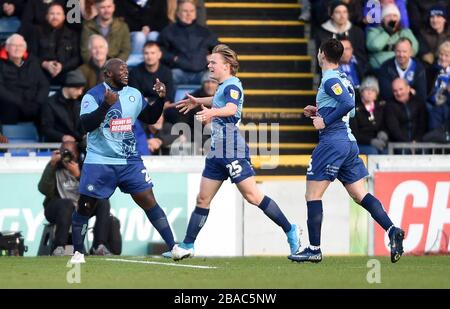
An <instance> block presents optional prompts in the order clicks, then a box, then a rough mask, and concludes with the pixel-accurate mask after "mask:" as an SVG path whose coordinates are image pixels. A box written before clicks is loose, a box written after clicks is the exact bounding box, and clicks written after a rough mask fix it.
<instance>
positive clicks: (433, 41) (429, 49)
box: [419, 6, 450, 64]
mask: <svg viewBox="0 0 450 309" xmlns="http://www.w3.org/2000/svg"><path fill="white" fill-rule="evenodd" d="M428 16H430V18H429V23H427V25H426V26H424V27H423V28H421V29H420V34H421V35H420V36H419V42H420V54H421V55H422V57H421V58H422V60H423V61H424V62H426V63H428V64H432V63H433V62H434V61H435V59H434V57H435V55H436V54H437V53H438V48H439V46H440V45H441V44H442V43H443V42H444V41H447V40H450V27H449V26H448V22H447V10H446V9H444V8H443V7H440V6H435V7H432V8H431V9H430V11H429V13H428Z"/></svg>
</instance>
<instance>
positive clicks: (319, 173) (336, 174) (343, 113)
mask: <svg viewBox="0 0 450 309" xmlns="http://www.w3.org/2000/svg"><path fill="white" fill-rule="evenodd" d="M343 50H344V48H343V46H342V44H341V43H340V42H339V41H338V40H336V39H330V40H328V41H326V42H324V43H323V44H322V45H321V46H320V49H319V53H318V55H317V58H318V63H319V65H320V67H321V68H322V75H323V76H322V81H321V84H320V87H319V91H318V93H317V100H316V102H317V106H312V105H309V106H307V107H306V108H305V109H304V114H305V116H306V117H311V119H313V124H314V127H315V128H316V129H317V130H319V144H318V145H317V147H316V148H315V149H314V151H313V153H312V157H311V162H310V164H309V167H308V170H307V173H306V180H307V181H306V204H307V208H308V221H307V224H308V234H309V243H310V245H309V247H306V248H305V249H304V250H303V251H299V252H297V253H295V254H292V255H290V256H289V257H288V258H289V259H290V260H292V261H296V262H305V261H309V262H316V263H317V262H320V261H321V260H322V252H321V250H320V232H321V226H322V196H323V194H324V193H325V190H326V189H327V188H328V186H329V184H330V183H331V182H332V181H334V180H335V179H336V178H337V179H338V180H339V181H341V182H342V184H343V185H344V187H345V189H346V190H347V192H348V193H349V194H350V196H351V197H352V198H353V199H354V200H355V202H356V203H358V204H359V205H361V206H362V207H364V208H365V209H366V210H367V211H368V212H369V213H370V214H371V216H372V218H373V219H374V220H375V221H376V222H377V223H378V224H379V225H381V226H382V227H383V229H384V230H386V231H387V233H388V235H389V239H390V246H391V261H392V263H395V262H397V261H398V260H399V259H400V257H401V255H402V253H403V239H404V236H405V233H404V231H403V230H401V229H400V228H397V227H395V226H394V224H393V223H392V221H391V220H390V219H389V217H388V215H387V213H386V211H385V210H384V208H383V206H382V205H381V203H380V201H379V200H378V199H377V198H375V197H374V196H373V195H372V194H370V193H368V192H367V190H366V187H365V180H364V178H365V177H366V176H368V171H367V169H366V167H365V166H364V163H363V162H362V160H361V159H360V158H359V157H358V154H359V149H358V146H357V144H356V140H355V137H354V136H353V134H352V133H351V130H350V127H349V118H350V117H353V116H354V113H355V110H354V109H355V98H354V95H355V92H354V90H353V86H352V83H351V82H350V81H349V80H348V79H347V77H346V75H345V73H342V72H340V71H338V67H339V64H338V63H339V59H340V58H341V56H342V53H343Z"/></svg>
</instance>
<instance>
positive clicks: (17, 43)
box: [0, 34, 49, 124]
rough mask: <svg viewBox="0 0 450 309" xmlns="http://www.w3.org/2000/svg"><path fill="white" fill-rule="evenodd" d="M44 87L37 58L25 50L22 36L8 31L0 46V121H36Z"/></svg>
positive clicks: (46, 89)
mask: <svg viewBox="0 0 450 309" xmlns="http://www.w3.org/2000/svg"><path fill="white" fill-rule="evenodd" d="M48 90H49V87H48V81H47V79H46V78H45V76H44V73H43V72H42V69H41V66H40V65H39V62H38V60H37V59H36V58H35V57H34V56H33V55H29V54H28V53H27V43H26V42H25V40H24V38H23V37H22V36H21V35H19V34H13V35H11V36H10V37H9V38H8V39H7V40H6V46H5V48H4V49H1V50H0V122H2V123H3V124H17V123H18V122H26V121H34V122H35V123H36V124H37V123H39V120H40V111H41V106H42V104H43V103H44V102H46V101H47V97H48Z"/></svg>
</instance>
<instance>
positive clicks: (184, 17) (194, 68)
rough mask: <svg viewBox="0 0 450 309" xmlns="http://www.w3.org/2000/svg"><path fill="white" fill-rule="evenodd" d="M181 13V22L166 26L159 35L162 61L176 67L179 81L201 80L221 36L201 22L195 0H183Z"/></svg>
mask: <svg viewBox="0 0 450 309" xmlns="http://www.w3.org/2000/svg"><path fill="white" fill-rule="evenodd" d="M177 17H178V19H177V22H176V23H174V24H171V25H169V26H167V27H166V28H164V29H163V31H161V34H160V36H159V42H160V45H161V49H162V51H163V55H162V61H163V62H164V63H165V64H167V65H168V66H169V67H170V68H172V76H173V81H174V83H175V84H176V85H179V84H200V81H201V79H202V76H203V72H204V71H205V70H206V68H207V61H206V56H207V55H208V54H209V53H210V52H211V50H212V48H213V47H214V46H216V45H217V44H218V43H219V42H218V40H217V36H216V35H215V34H213V33H212V32H211V31H210V30H209V29H207V28H205V27H203V26H200V25H199V24H197V22H196V8H195V5H194V3H193V2H192V0H181V1H179V4H178V8H177Z"/></svg>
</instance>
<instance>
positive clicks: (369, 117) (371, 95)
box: [350, 76, 388, 155]
mask: <svg viewBox="0 0 450 309" xmlns="http://www.w3.org/2000/svg"><path fill="white" fill-rule="evenodd" d="M359 92H360V99H359V100H358V102H357V104H356V114H355V117H353V118H351V119H350V127H351V129H352V133H353V135H354V136H355V138H356V141H357V142H358V147H359V153H360V154H366V155H371V154H385V153H387V148H386V147H387V142H388V135H387V133H386V132H385V131H384V130H385V125H384V106H385V103H386V102H385V101H379V100H378V94H379V93H380V89H379V86H378V81H377V79H376V78H375V77H373V76H368V77H366V78H365V79H364V80H363V81H362V83H361V87H360V88H359Z"/></svg>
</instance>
